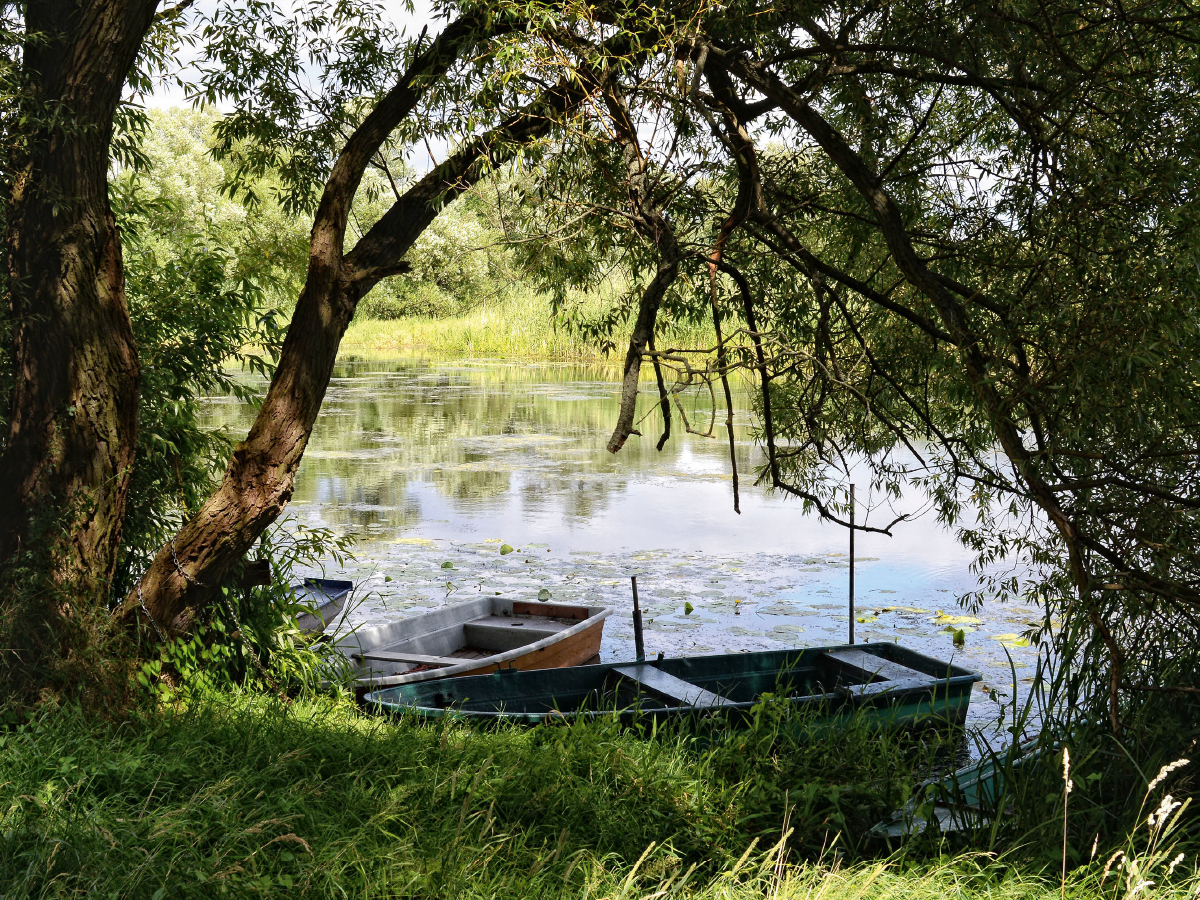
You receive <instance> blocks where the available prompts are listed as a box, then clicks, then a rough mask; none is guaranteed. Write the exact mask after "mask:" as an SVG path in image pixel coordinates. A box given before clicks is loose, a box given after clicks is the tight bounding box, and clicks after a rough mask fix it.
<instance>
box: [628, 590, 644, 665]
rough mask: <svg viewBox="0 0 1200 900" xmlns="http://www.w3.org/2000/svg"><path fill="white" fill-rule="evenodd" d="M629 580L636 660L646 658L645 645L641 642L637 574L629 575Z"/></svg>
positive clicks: (639, 660) (640, 613) (640, 615)
mask: <svg viewBox="0 0 1200 900" xmlns="http://www.w3.org/2000/svg"><path fill="white" fill-rule="evenodd" d="M629 582H630V584H632V585H633V648H634V650H636V651H637V661H638V662H641V661H642V660H644V659H645V658H646V645H645V644H644V643H642V610H641V608H640V607H639V606H638V595H637V576H636V575H630V576H629Z"/></svg>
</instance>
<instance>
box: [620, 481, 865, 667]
mask: <svg viewBox="0 0 1200 900" xmlns="http://www.w3.org/2000/svg"><path fill="white" fill-rule="evenodd" d="M634 615H635V616H636V615H637V613H634ZM850 643H852V644H853V643H854V485H850Z"/></svg>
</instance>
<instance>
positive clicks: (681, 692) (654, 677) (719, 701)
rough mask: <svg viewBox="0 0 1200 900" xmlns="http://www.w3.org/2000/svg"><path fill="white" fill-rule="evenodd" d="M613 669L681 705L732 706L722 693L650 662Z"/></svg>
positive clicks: (698, 707) (703, 707)
mask: <svg viewBox="0 0 1200 900" xmlns="http://www.w3.org/2000/svg"><path fill="white" fill-rule="evenodd" d="M613 671H614V672H616V673H617V674H618V675H620V676H621V677H622V678H628V679H629V680H630V681H633V682H636V683H637V684H638V685H640V686H641V687H643V688H645V689H647V690H649V691H650V692H652V693H654V694H657V695H659V696H660V697H662V698H663V699H665V700H669V701H672V702H674V703H676V704H677V705H679V706H694V707H696V708H697V709H712V708H715V707H720V706H730V705H732V704H731V701H729V700H726V699H725V698H724V697H722V696H721V695H720V694H714V693H713V692H712V691H706V690H705V689H704V688H702V687H700V686H699V685H696V684H692V683H691V682H690V681H684V680H683V679H682V678H676V677H675V676H674V675H671V674H670V673H668V672H664V671H663V670H662V669H659V668H656V667H655V666H652V665H650V664H649V663H638V664H636V665H632V666H616V667H615V668H613Z"/></svg>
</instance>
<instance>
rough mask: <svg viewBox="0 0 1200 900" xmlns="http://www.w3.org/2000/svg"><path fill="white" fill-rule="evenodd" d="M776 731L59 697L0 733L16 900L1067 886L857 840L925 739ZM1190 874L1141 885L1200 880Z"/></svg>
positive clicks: (1055, 891) (3, 810)
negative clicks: (791, 739)
mask: <svg viewBox="0 0 1200 900" xmlns="http://www.w3.org/2000/svg"><path fill="white" fill-rule="evenodd" d="M776 724H778V723H777V722H773V721H772V720H771V718H770V716H769V715H768V716H767V717H766V718H764V719H760V721H759V722H758V724H757V726H756V727H755V728H753V729H751V731H750V732H743V733H739V734H736V735H731V736H729V739H728V740H725V741H718V742H717V744H715V745H712V746H698V745H696V744H694V743H692V742H691V741H690V740H689V739H688V738H687V737H686V736H684V735H682V734H680V735H676V736H675V737H671V736H663V735H660V736H659V737H658V738H656V739H654V740H643V739H641V738H639V737H638V736H636V735H635V734H632V733H630V732H629V731H627V730H622V729H620V728H618V727H616V726H615V725H612V724H611V723H604V722H599V723H589V724H579V725H575V726H569V727H568V726H562V727H545V728H535V729H497V730H491V731H483V730H472V729H468V728H465V727H463V726H457V725H453V724H447V723H444V722H443V723H440V724H436V725H428V724H423V723H421V722H418V721H412V720H407V721H406V720H401V721H392V720H386V719H381V718H374V717H369V716H365V715H363V714H361V713H360V712H358V711H357V710H356V709H355V708H354V707H353V706H351V705H350V704H349V703H348V702H344V701H334V700H328V699H318V700H312V701H297V702H295V703H293V704H290V705H284V704H283V703H282V702H280V701H275V700H271V699H265V698H263V697H261V696H250V695H244V694H236V693H234V694H225V695H209V696H208V697H207V698H205V699H202V700H197V701H194V702H192V703H191V704H190V706H188V707H186V708H179V709H176V710H170V709H168V710H166V711H154V712H147V713H145V714H143V715H141V716H140V717H137V718H132V719H128V720H125V721H121V722H109V723H105V722H100V721H97V720H96V719H95V717H87V716H85V715H83V714H81V713H79V712H77V711H74V710H72V709H69V708H63V709H58V710H53V711H44V712H43V713H42V714H41V715H40V716H39V717H38V718H36V719H33V720H30V721H26V722H25V723H24V724H22V725H20V726H19V727H10V728H9V729H8V730H6V731H0V896H2V897H4V898H5V900H18V898H22V900H24V898H35V897H37V898H41V897H120V898H147V900H161V898H167V897H171V898H174V897H182V898H190V897H197V898H199V897H204V898H211V897H216V896H234V897H254V896H266V897H279V896H284V895H286V896H288V897H391V898H401V897H404V898H443V897H444V898H474V897H480V898H483V897H489V898H510V897H511V898H526V897H547V898H549V897H596V898H601V897H606V898H634V897H638V898H649V897H654V898H657V897H667V896H678V897H726V898H731V900H734V898H751V897H765V898H772V900H774V898H802V897H804V898H808V897H824V898H831V900H834V898H837V900H840V898H852V897H873V898H897V900H899V898H904V900H923V898H934V897H945V896H954V897H964V898H985V897H987V898H1000V900H1006V898H1014V900H1016V898H1042V897H1045V898H1047V900H1048V898H1050V897H1053V896H1059V885H1058V882H1057V878H1056V877H1052V876H1053V875H1056V874H1057V873H1056V872H1055V873H1051V875H1047V876H1045V877H1043V876H1041V875H1039V874H1038V873H1036V872H1022V871H1021V870H1020V869H1019V868H1014V867H1012V866H1007V865H1000V864H998V863H997V862H996V861H995V860H994V859H993V858H991V857H986V856H984V857H979V856H960V857H954V858H952V859H950V860H949V861H947V860H945V859H943V860H941V861H938V862H933V863H930V862H919V861H914V860H913V859H909V860H907V861H905V860H902V859H892V860H887V861H884V862H871V861H870V853H871V852H872V850H871V847H870V846H869V845H867V844H865V843H863V840H862V836H863V833H864V831H865V829H866V827H867V826H869V825H870V824H871V823H872V822H873V821H875V820H876V819H877V818H878V817H879V816H880V815H881V814H882V811H884V810H886V809H887V808H889V807H890V806H891V804H894V803H896V802H897V801H898V799H900V797H901V796H902V795H903V790H902V789H901V787H900V785H901V784H902V783H907V782H909V781H911V778H912V770H913V768H914V766H920V765H921V764H922V763H923V762H925V761H927V759H926V758H925V757H924V756H923V755H922V753H921V751H920V748H919V747H918V746H917V745H915V744H912V743H907V742H906V739H898V740H893V739H891V738H888V737H886V736H883V737H881V736H880V735H878V734H872V733H870V732H868V731H867V730H856V729H854V728H852V729H851V730H850V731H849V732H844V733H840V734H837V735H831V736H827V737H826V738H825V739H824V740H818V741H816V742H815V744H813V745H812V747H811V751H810V752H801V745H800V744H789V743H788V742H787V741H786V740H784V739H783V737H782V734H781V732H779V731H778V729H776V728H775V725H776ZM842 854H844V856H842ZM839 858H841V859H843V860H845V862H844V863H841V864H839V863H838V860H839ZM854 859H857V860H859V862H853V861H852V860H854ZM1182 873H1183V867H1179V869H1178V872H1177V873H1176V874H1177V875H1182ZM1176 882H1177V883H1176V884H1174V885H1173V886H1166V887H1164V886H1163V885H1161V884H1155V885H1152V886H1149V887H1145V886H1143V887H1142V888H1141V889H1139V890H1138V892H1137V895H1138V896H1180V897H1182V896H1183V895H1184V894H1187V893H1188V892H1189V891H1190V890H1191V889H1193V888H1194V887H1195V886H1196V883H1197V882H1196V880H1195V878H1194V877H1191V876H1189V877H1186V878H1178V877H1177V878H1176ZM1101 887H1102V890H1101ZM1114 888H1115V891H1114ZM1067 889H1068V893H1069V895H1070V896H1076V897H1093V896H1094V897H1101V896H1103V897H1110V896H1112V897H1125V896H1127V894H1128V893H1129V890H1130V889H1131V888H1130V886H1129V885H1124V884H1123V883H1118V882H1117V881H1116V880H1114V879H1110V880H1109V881H1108V882H1106V883H1105V885H1103V886H1100V885H1099V884H1098V877H1097V875H1096V873H1095V872H1090V873H1088V874H1087V875H1086V877H1082V876H1072V878H1071V879H1070V880H1069V882H1068V884H1067Z"/></svg>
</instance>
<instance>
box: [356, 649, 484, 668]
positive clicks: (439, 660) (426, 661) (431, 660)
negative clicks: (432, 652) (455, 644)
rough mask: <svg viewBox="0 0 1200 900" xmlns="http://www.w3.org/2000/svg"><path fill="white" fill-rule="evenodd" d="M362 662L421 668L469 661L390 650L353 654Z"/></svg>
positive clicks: (454, 664) (456, 664) (460, 663)
mask: <svg viewBox="0 0 1200 900" xmlns="http://www.w3.org/2000/svg"><path fill="white" fill-rule="evenodd" d="M353 655H354V656H355V657H356V658H358V659H362V660H368V659H369V660H371V661H373V662H394V663H415V664H416V665H421V666H458V665H462V664H463V663H465V662H470V660H469V659H457V658H456V657H453V656H425V655H423V654H421V653H396V652H393V651H391V650H368V651H367V652H366V653H355V654H353Z"/></svg>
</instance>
